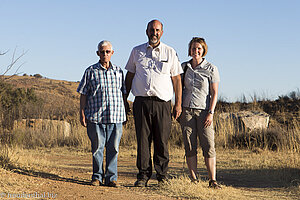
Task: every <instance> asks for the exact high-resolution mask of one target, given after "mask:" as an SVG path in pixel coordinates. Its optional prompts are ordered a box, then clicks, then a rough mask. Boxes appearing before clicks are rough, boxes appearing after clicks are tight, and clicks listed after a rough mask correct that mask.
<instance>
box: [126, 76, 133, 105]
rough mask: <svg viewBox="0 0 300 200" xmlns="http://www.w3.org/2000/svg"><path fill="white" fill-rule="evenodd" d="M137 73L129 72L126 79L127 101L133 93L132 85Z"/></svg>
mask: <svg viewBox="0 0 300 200" xmlns="http://www.w3.org/2000/svg"><path fill="white" fill-rule="evenodd" d="M134 75H135V73H132V72H129V71H128V72H127V74H126V77H125V86H126V99H127V98H128V96H129V93H130V91H131V85H132V80H133V77H134Z"/></svg>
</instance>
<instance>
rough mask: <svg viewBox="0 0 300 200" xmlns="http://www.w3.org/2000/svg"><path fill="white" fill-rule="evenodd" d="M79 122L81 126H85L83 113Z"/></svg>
mask: <svg viewBox="0 0 300 200" xmlns="http://www.w3.org/2000/svg"><path fill="white" fill-rule="evenodd" d="M80 123H81V125H82V126H84V127H86V125H87V123H86V118H85V115H84V114H81V115H80Z"/></svg>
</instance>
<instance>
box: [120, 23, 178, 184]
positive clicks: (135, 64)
mask: <svg viewBox="0 0 300 200" xmlns="http://www.w3.org/2000/svg"><path fill="white" fill-rule="evenodd" d="M146 34H147V36H148V42H147V43H144V44H141V45H139V46H136V47H134V48H133V50H132V51H131V54H130V57H129V60H128V62H127V65H126V67H125V69H126V70H127V71H128V72H127V74H126V78H125V84H126V90H127V95H128V94H129V92H130V91H131V92H132V94H133V95H134V96H135V100H134V103H133V115H134V121H135V129H136V137H137V168H138V170H139V173H138V174H137V181H136V182H135V184H134V185H135V186H137V187H145V186H147V182H148V180H149V179H150V178H151V175H152V161H151V142H152V139H153V143H154V154H153V163H154V168H155V171H156V178H157V180H158V182H163V181H165V180H166V178H167V171H168V163H169V150H168V139H169V135H170V132H171V123H172V121H171V119H172V116H171V112H172V111H171V99H172V97H173V92H175V105H174V108H173V116H174V118H175V119H177V118H178V117H179V116H180V114H181V93H182V88H181V77H180V74H181V73H183V71H182V67H181V64H180V62H179V59H178V57H177V54H176V52H175V50H174V49H173V48H171V47H169V46H167V45H166V44H164V43H162V42H160V38H161V36H162V34H163V25H162V23H161V22H160V21H158V20H152V21H150V22H149V23H148V25H147V29H146Z"/></svg>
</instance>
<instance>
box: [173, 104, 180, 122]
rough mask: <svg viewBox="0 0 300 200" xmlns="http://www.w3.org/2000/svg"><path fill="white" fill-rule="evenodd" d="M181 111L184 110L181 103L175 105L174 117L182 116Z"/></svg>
mask: <svg viewBox="0 0 300 200" xmlns="http://www.w3.org/2000/svg"><path fill="white" fill-rule="evenodd" d="M181 112H182V109H181V105H175V106H174V107H173V117H174V119H175V120H177V119H178V117H180V115H181Z"/></svg>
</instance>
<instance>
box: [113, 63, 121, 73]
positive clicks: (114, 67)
mask: <svg viewBox="0 0 300 200" xmlns="http://www.w3.org/2000/svg"><path fill="white" fill-rule="evenodd" d="M112 66H113V69H114V70H115V71H118V72H121V73H123V70H122V68H121V67H119V66H118V65H115V64H113V63H112Z"/></svg>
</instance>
